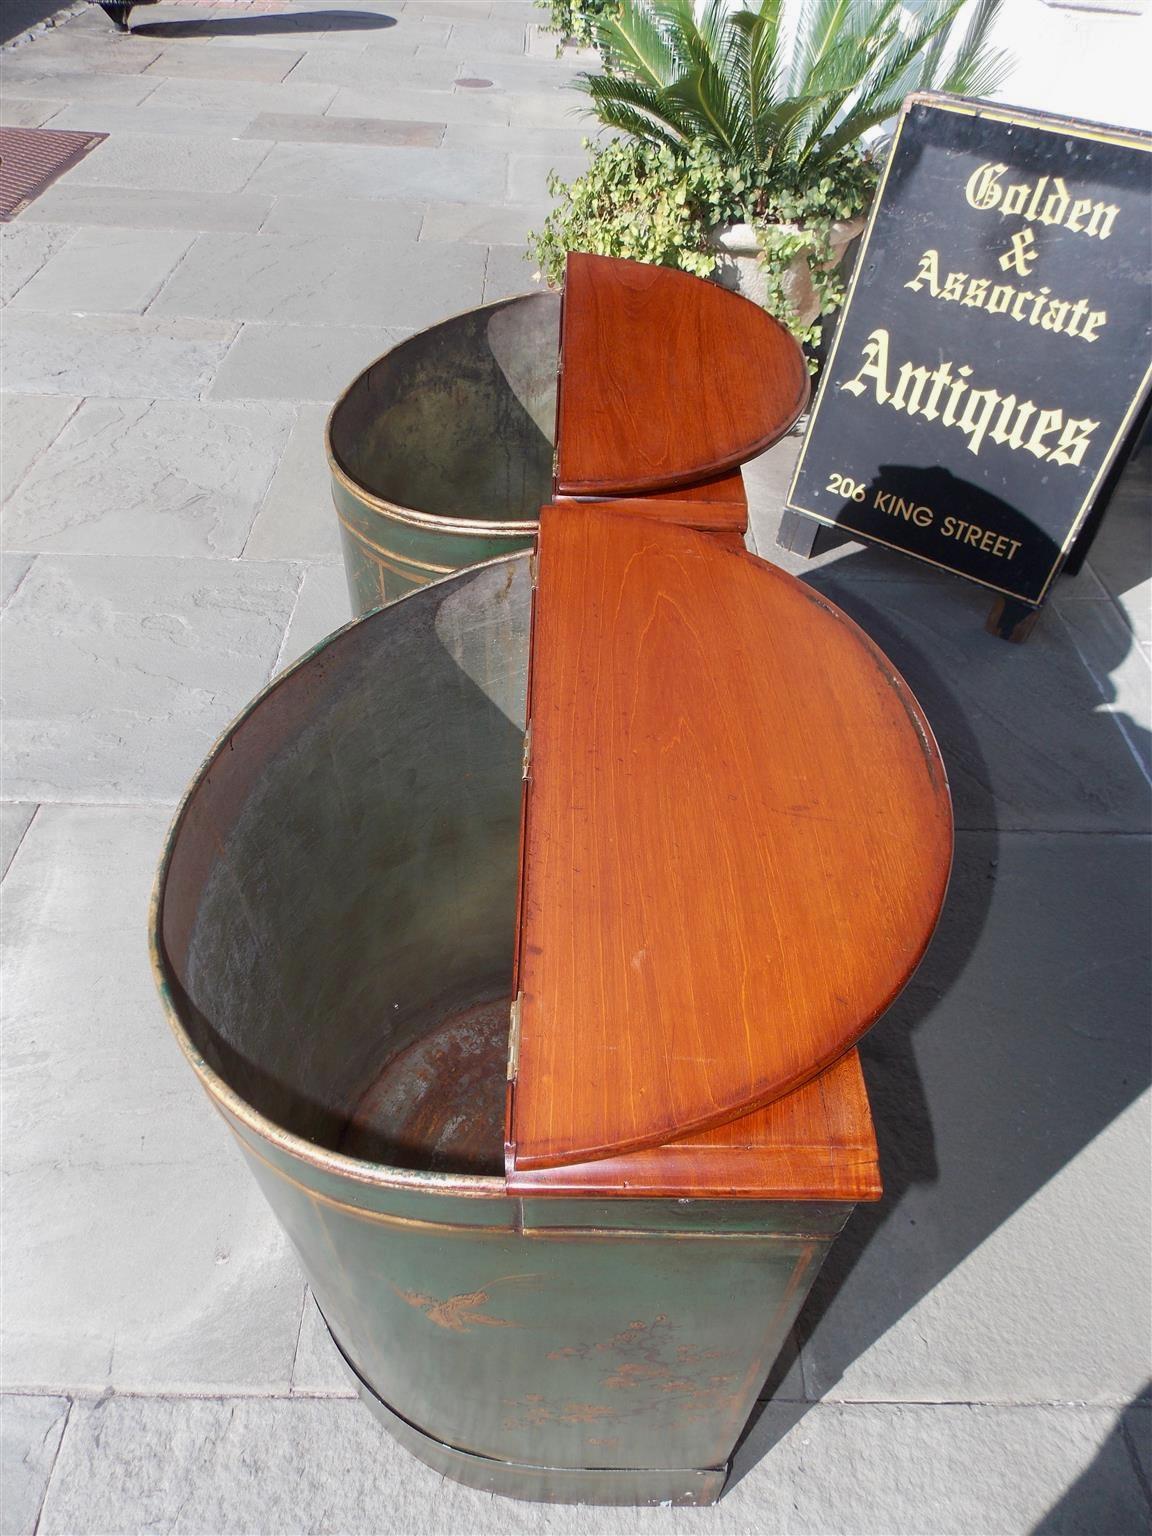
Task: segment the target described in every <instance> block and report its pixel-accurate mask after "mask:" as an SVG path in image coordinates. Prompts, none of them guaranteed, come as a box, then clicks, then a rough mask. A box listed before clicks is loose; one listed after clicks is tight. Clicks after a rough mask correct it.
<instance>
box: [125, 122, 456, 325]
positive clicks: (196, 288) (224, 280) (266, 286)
mask: <svg viewBox="0 0 1152 1536" xmlns="http://www.w3.org/2000/svg"><path fill="white" fill-rule="evenodd" d="M352 153H354V154H360V153H375V154H391V153H396V154H423V153H425V151H422V150H415V151H414V150H395V151H392V150H375V151H362V150H354V151H352ZM484 267H485V260H484V251H483V250H482V249H478V248H477V247H475V246H467V245H422V246H420V247H419V249H417V247H416V245H415V243H412V244H411V245H410V246H409V247H407V248H405V247H403V246H400V247H393V246H392V245H391V244H388V245H383V244H381V243H380V242H379V241H378V240H361V239H351V238H349V237H348V236H347V235H344V234H328V233H326V232H324V231H323V229H322V227H321V228H319V229H318V228H315V227H311V226H309V225H305V227H303V228H300V229H297V230H296V232H295V233H286V232H284V231H281V232H279V233H277V234H275V235H263V234H257V235H243V234H222V233H211V234H203V235H200V236H199V237H198V238H197V240H196V242H195V244H194V245H193V246H192V248H191V250H189V252H188V254H187V256H186V257H185V258H184V260H183V261H182V262H181V264H180V266H179V267H178V269H177V270H176V271H175V272H174V274H173V275H172V277H171V279H170V280H169V281H168V282H167V284H166V285H165V286H164V288H163V289H162V290H161V292H160V294H159V295H158V297H157V298H156V299H155V300H154V302H153V303H152V306H151V311H150V312H151V313H152V314H154V315H182V316H185V315H186V316H196V317H202V318H205V319H224V318H225V317H227V318H229V319H241V320H255V321H262V322H275V323H278V324H287V325H318V324H329V325H335V326H366V325H367V326H372V325H376V326H386V325H387V326H412V327H421V326H425V325H431V324H433V323H434V322H435V321H436V320H439V319H441V318H442V317H443V316H444V315H450V314H455V313H457V312H459V311H460V310H463V309H468V308H471V307H472V306H473V305H475V304H479V303H480V301H481V297H482V294H483V288H484Z"/></svg>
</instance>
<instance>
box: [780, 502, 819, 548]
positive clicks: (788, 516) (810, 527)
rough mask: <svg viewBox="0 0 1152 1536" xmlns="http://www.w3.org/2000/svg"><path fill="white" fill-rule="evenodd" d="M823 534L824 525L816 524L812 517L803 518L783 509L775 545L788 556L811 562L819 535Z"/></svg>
mask: <svg viewBox="0 0 1152 1536" xmlns="http://www.w3.org/2000/svg"><path fill="white" fill-rule="evenodd" d="M824 532H825V528H824V524H823V523H818V522H817V521H816V519H815V518H814V517H803V516H801V514H800V513H799V512H790V511H788V510H787V509H785V512H784V516H783V517H782V518H781V519H780V528H779V531H778V532H777V534H776V543H777V544H778V545H779V546H780V548H781V549H786V550H788V551H789V553H790V554H793V555H799V556H800V557H801V559H804V560H811V558H812V556H813V555H814V554H815V553H816V550H817V545H818V542H819V539H820V535H821V534H822V533H824Z"/></svg>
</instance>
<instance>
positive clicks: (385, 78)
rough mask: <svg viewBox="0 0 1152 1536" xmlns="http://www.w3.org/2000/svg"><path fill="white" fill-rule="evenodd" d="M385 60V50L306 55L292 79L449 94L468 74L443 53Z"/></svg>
mask: <svg viewBox="0 0 1152 1536" xmlns="http://www.w3.org/2000/svg"><path fill="white" fill-rule="evenodd" d="M392 55H393V56H388V57H385V56H383V50H382V49H380V48H376V49H365V50H364V52H363V53H336V52H334V51H330V52H327V53H324V52H321V51H320V50H319V49H313V50H312V52H311V53H306V54H305V55H304V57H303V58H302V59H301V60H300V62H299V64H297V65H296V67H295V68H294V69H293V71H292V78H293V79H294V80H299V81H311V82H313V83H315V84H320V85H333V86H355V87H357V88H358V89H360V90H370V91H383V90H387V89H388V87H389V86H390V85H396V86H399V87H402V88H405V89H409V90H411V89H423V90H426V89H428V88H432V89H438V90H449V89H450V88H451V87H452V85H453V83H454V82H455V80H456V79H457V77H458V76H460V75H461V74H462V73H464V71H462V69H461V67H460V60H459V59H449V58H445V57H442V56H441V54H440V50H437V51H436V53H435V54H434V55H432V56H427V55H426V56H425V57H423V58H416V57H411V58H404V57H402V56H401V55H399V54H398V53H396V50H395V49H393V50H392Z"/></svg>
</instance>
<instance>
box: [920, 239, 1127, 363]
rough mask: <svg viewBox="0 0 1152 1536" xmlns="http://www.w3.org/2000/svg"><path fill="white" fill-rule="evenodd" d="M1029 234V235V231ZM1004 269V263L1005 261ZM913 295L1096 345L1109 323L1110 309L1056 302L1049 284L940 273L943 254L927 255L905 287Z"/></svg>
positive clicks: (1084, 301) (1080, 301)
mask: <svg viewBox="0 0 1152 1536" xmlns="http://www.w3.org/2000/svg"><path fill="white" fill-rule="evenodd" d="M1025 233H1028V231H1025ZM1001 265H1002V266H1003V265H1004V263H1003V260H1001ZM904 286H905V288H910V289H911V290H912V292H913V293H927V294H928V295H929V296H930V297H932V298H934V299H940V300H942V301H943V302H944V303H947V304H961V305H963V306H964V307H965V308H966V309H984V310H987V312H988V313H989V314H990V315H1006V316H1007V317H1008V318H1009V319H1012V320H1015V321H1016V322H1017V323H1018V324H1026V325H1038V326H1039V327H1040V329H1041V330H1043V331H1051V332H1052V333H1053V335H1056V336H1076V337H1078V338H1079V339H1080V340H1081V341H1095V340H1096V339H1097V337H1098V336H1099V333H1100V327H1101V326H1103V325H1106V324H1107V323H1108V311H1107V310H1106V309H1089V307H1088V304H1089V301H1088V300H1087V299H1077V300H1076V302H1075V303H1072V302H1071V300H1069V299H1054V298H1053V297H1052V290H1051V288H1049V287H1048V285H1047V283H1040V284H1038V285H1037V287H1036V289H1035V291H1033V290H1032V289H1031V288H1017V287H1015V286H1014V285H1013V284H1012V283H993V282H992V281H991V279H989V278H986V277H969V275H968V273H967V272H948V273H946V274H945V275H944V276H941V273H940V252H939V251H934V250H928V251H925V252H924V254H923V255H922V256H921V258H920V264H919V267H918V268H917V271H916V276H915V277H913V278H911V279H910V280H909V281H908V282H906V283H905V284H904Z"/></svg>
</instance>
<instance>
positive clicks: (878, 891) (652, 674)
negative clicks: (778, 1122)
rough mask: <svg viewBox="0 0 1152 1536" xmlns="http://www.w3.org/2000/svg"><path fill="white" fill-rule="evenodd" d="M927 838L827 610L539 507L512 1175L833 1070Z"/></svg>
mask: <svg viewBox="0 0 1152 1536" xmlns="http://www.w3.org/2000/svg"><path fill="white" fill-rule="evenodd" d="M951 845H952V824H951V809H950V802H949V797H948V788H947V782H946V779H945V775H944V770H943V766H942V764H941V761H940V757H939V753H938V751H937V748H936V744H935V742H934V740H933V737H932V733H931V731H930V729H929V727H928V725H927V722H926V721H925V720H924V718H923V716H922V714H921V712H920V710H919V708H918V706H917V704H916V701H915V700H914V699H913V698H912V696H911V694H910V693H909V691H908V688H907V686H906V685H905V683H904V682H903V680H902V679H901V678H900V677H899V675H898V674H897V673H896V672H895V671H894V669H893V668H892V666H891V664H890V663H889V662H888V661H887V659H886V658H885V657H884V656H883V655H882V654H881V653H880V652H879V651H878V650H877V649H876V648H875V646H873V644H872V643H871V641H869V640H868V638H867V637H866V636H865V635H864V634H863V633H862V631H860V630H859V629H857V628H856V626H855V625H854V624H852V623H851V622H850V621H849V620H848V619H847V618H846V617H845V616H844V615H843V614H841V613H840V612H839V611H838V610H837V609H835V608H834V607H832V605H831V604H829V603H828V602H827V601H826V600H825V599H824V598H822V597H821V596H819V595H818V594H817V593H815V592H814V591H812V589H811V588H809V587H806V586H804V585H803V584H802V583H800V582H798V581H796V580H794V579H793V578H792V577H790V576H787V575H785V574H784V573H783V572H782V571H779V570H777V569H776V568H775V567H774V566H771V565H768V564H767V563H765V562H763V561H760V560H756V559H754V558H753V557H751V556H748V555H743V554H737V553H735V552H733V551H731V550H730V549H728V548H727V547H725V545H724V544H722V543H720V542H719V541H718V540H717V539H716V538H714V537H713V536H711V535H709V534H706V533H700V532H696V531H694V530H690V529H685V528H681V527H677V526H673V525H670V524H667V523H658V522H653V521H650V520H648V519H644V518H637V517H632V516H629V515H628V514H627V513H626V512H618V511H612V510H605V509H603V508H601V507H587V506H574V505H573V504H572V503H567V504H565V505H563V506H561V507H549V508H545V509H544V511H543V513H542V515H541V524H540V540H539V548H538V553H537V590H536V594H535V613H534V619H533V636H532V648H531V677H530V687H529V748H528V759H527V777H526V786H525V808H524V830H523V837H522V846H521V859H522V871H521V896H520V913H519V920H518V934H517V980H516V987H517V994H518V995H517V1005H516V1006H517V1013H518V1025H517V1027H516V1029H515V1031H514V1033H515V1035H516V1038H515V1040H514V1045H513V1058H512V1062H511V1064H510V1076H511V1078H512V1083H511V1090H510V1094H509V1119H508V1128H507V1131H508V1143H509V1145H508V1172H509V1181H510V1185H511V1186H512V1187H518V1186H517V1180H518V1179H519V1178H520V1177H521V1176H523V1175H524V1174H526V1173H529V1172H531V1171H532V1170H540V1169H547V1168H556V1167H560V1166H562V1165H572V1164H580V1163H590V1162H595V1161H597V1160H603V1159H607V1158H613V1157H620V1156H622V1155H623V1154H626V1153H629V1152H635V1151H638V1150H640V1149H643V1148H650V1147H659V1146H663V1144H664V1143H667V1142H672V1141H675V1140H678V1139H680V1140H683V1138H684V1137H685V1136H687V1135H688V1134H689V1133H692V1132H695V1131H701V1130H706V1129H707V1128H709V1127H714V1126H718V1125H721V1124H723V1123H725V1122H727V1121H731V1120H734V1119H736V1118H738V1117H740V1116H745V1115H748V1114H749V1113H750V1112H752V1111H754V1110H756V1109H757V1108H759V1107H760V1106H763V1105H766V1104H769V1103H771V1102H772V1101H774V1100H776V1099H779V1098H781V1097H783V1096H784V1095H785V1094H788V1093H789V1092H791V1091H792V1090H795V1089H796V1088H798V1087H799V1086H800V1085H802V1084H804V1083H805V1082H806V1081H808V1080H809V1079H811V1078H813V1077H815V1076H816V1075H817V1074H818V1073H820V1072H821V1071H822V1070H824V1069H825V1068H826V1067H828V1066H829V1065H830V1064H831V1063H833V1062H834V1061H836V1060H837V1059H838V1058H839V1057H840V1056H842V1055H843V1054H844V1053H845V1052H846V1051H848V1050H849V1049H850V1048H851V1046H852V1045H853V1044H854V1043H855V1041H856V1040H858V1039H859V1037H860V1036H861V1035H862V1034H863V1033H864V1031H865V1030H866V1029H867V1028H868V1027H869V1026H870V1025H871V1024H872V1023H873V1022H874V1020H875V1019H876V1018H877V1017H878V1016H879V1014H880V1013H882V1012H883V1010H884V1009H885V1008H886V1007H887V1006H888V1004H889V1003H890V1002H891V1001H892V999H893V998H894V997H895V995H896V994H897V992H898V991H899V990H900V988H901V987H902V986H903V984H904V983H905V981H906V980H907V979H908V976H909V975H910V974H911V972H912V970H913V968H914V967H915V965H916V964H917V962H918V961H919V959H920V956H921V954H922V953H923V950H924V948H925V945H926V944H927V942H928V939H929V937H930V935H931V933H932V930H933V927H934V926H935V923H936V918H937V915H938V913H939V910H940V905H941V902H942V900H943V896H944V890H945V886H946V883H947V878H948V870H949V865H950V860H951Z"/></svg>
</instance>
